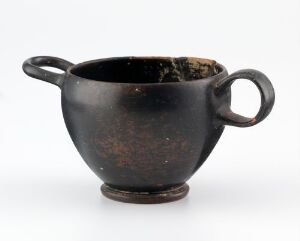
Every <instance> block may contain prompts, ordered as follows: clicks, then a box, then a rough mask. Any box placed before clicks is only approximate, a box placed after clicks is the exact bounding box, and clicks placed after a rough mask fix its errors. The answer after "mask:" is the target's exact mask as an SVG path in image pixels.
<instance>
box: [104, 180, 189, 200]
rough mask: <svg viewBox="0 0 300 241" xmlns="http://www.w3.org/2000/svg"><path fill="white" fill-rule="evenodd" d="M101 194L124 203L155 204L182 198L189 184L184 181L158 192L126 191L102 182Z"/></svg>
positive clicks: (187, 190)
mask: <svg viewBox="0 0 300 241" xmlns="http://www.w3.org/2000/svg"><path fill="white" fill-rule="evenodd" d="M101 192H102V194H103V195H104V196H105V197H107V198H109V199H112V200H115V201H119V202H125V203H138V204H155V203H166V202H173V201H177V200H179V199H182V198H184V197H185V196H186V195H187V194H188V192H189V185H187V184H186V183H185V184H183V185H181V186H177V187H173V188H170V189H167V190H164V191H160V192H128V191H123V190H118V189H115V188H112V187H110V186H108V185H107V184H103V185H102V186H101Z"/></svg>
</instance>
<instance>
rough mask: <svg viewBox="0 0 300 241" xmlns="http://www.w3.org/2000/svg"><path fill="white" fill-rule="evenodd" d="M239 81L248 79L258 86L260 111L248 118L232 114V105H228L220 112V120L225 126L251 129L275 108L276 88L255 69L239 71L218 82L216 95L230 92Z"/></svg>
mask: <svg viewBox="0 0 300 241" xmlns="http://www.w3.org/2000/svg"><path fill="white" fill-rule="evenodd" d="M237 79H248V80H250V81H252V82H253V83H254V84H255V85H256V86H257V88H258V89H259V92H260V96H261V106H260V109H259V111H258V113H257V114H256V116H255V117H254V118H248V117H244V116H241V115H239V114H236V113H234V112H232V110H231V109H230V105H228V104H227V103H226V104H225V105H223V106H222V107H221V108H220V109H219V110H218V113H217V115H218V118H219V119H220V120H221V121H222V122H223V124H225V125H232V126H238V127H249V126H253V125H256V124H257V123H259V122H261V121H262V120H263V119H265V118H266V117H267V116H268V115H269V113H270V112H271V110H272V108H273V105H274V101H275V92H274V88H273V86H272V84H271V82H270V80H269V79H268V77H267V76H266V75H264V74H263V73H262V72H260V71H257V70H254V69H244V70H239V71H237V72H235V73H233V74H231V75H229V76H227V77H226V78H224V79H221V80H220V81H219V82H217V85H216V89H215V91H216V94H217V95H221V94H222V93H223V94H224V93H225V92H226V90H228V89H229V88H230V86H231V85H232V84H233V82H234V81H235V80H237Z"/></svg>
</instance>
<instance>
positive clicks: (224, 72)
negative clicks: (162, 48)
mask: <svg viewBox="0 0 300 241" xmlns="http://www.w3.org/2000/svg"><path fill="white" fill-rule="evenodd" d="M178 58H187V59H195V60H200V61H202V62H203V63H205V62H206V63H207V64H213V63H215V64H216V67H217V68H218V69H219V70H220V71H219V72H218V73H217V74H215V75H213V76H210V77H206V78H202V79H194V80H188V81H180V82H153V83H142V82H141V83H130V82H127V83H124V82H114V81H103V80H95V79H88V78H83V77H81V76H79V75H76V74H74V73H73V72H72V71H73V70H74V69H76V68H80V67H84V66H87V65H89V64H94V63H101V62H106V61H115V60H124V59H128V60H133V59H140V60H147V59H152V60H171V59H178ZM66 75H67V76H73V77H76V78H77V79H81V80H85V81H93V82H97V83H107V84H112V85H127V86H128V85H130V86H137V85H142V86H146V85H148V86H149V85H151V86H153V85H178V84H187V83H195V82H198V81H204V80H206V81H208V80H215V79H219V78H222V77H225V76H227V75H228V72H227V69H226V68H225V66H223V65H222V64H219V63H218V62H217V61H215V60H212V59H206V58H198V57H186V56H182V57H167V56H124V57H110V58H101V59H94V60H89V61H84V62H81V63H78V64H75V65H72V66H70V67H69V68H68V69H67V71H66Z"/></svg>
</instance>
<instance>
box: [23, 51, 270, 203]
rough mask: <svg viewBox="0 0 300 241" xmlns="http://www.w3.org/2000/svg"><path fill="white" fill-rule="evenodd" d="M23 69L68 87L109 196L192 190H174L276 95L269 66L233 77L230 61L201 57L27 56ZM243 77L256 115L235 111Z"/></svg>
mask: <svg viewBox="0 0 300 241" xmlns="http://www.w3.org/2000/svg"><path fill="white" fill-rule="evenodd" d="M41 66H51V67H57V68H59V69H62V70H65V71H66V72H65V74H55V73H52V72H49V71H46V70H43V69H41V68H40V67H41ZM23 70H24V72H25V73H26V74H28V75H29V76H31V77H34V78H38V79H42V80H45V81H47V82H50V83H52V84H55V85H57V86H59V87H60V88H61V101H62V111H63V116H64V119H65V123H66V126H67V129H68V131H69V133H70V136H71V138H72V140H73V142H74V144H75V146H76V148H77V150H78V151H79V153H80V154H81V156H82V158H83V159H84V160H85V162H86V163H87V165H88V166H89V167H90V168H91V169H92V170H93V171H94V173H95V174H96V175H97V176H98V177H99V178H100V179H101V180H103V181H104V183H105V184H106V185H104V186H103V187H102V191H103V192H108V193H104V194H106V195H105V196H107V197H110V198H112V199H114V200H118V201H124V202H135V203H159V202H166V201H173V200H178V199H179V198H181V197H184V196H185V195H186V194H187V190H188V188H185V189H182V195H181V196H180V195H178V191H176V192H173V193H172V192H168V191H169V190H175V189H174V188H175V187H178V186H183V185H184V184H185V182H186V181H187V180H188V179H189V178H190V177H191V176H192V175H193V173H195V171H197V169H198V168H199V167H200V166H201V165H202V164H203V162H204V161H205V160H206V158H207V157H208V155H209V154H210V152H211V151H212V149H213V148H214V146H215V144H216V143H217V141H218V139H219V138H220V136H221V134H222V132H223V130H224V125H233V126H239V127H247V126H252V125H255V124H257V123H259V122H260V121H262V120H263V119H264V118H265V117H266V116H267V115H268V114H269V113H270V111H271V109H272V107H273V104H274V99H275V95H274V90H273V87H272V85H271V83H270V81H269V80H268V78H267V77H266V76H265V75H264V74H263V73H261V72H259V71H256V70H251V69H247V70H241V71H238V72H235V73H233V74H232V75H229V76H228V73H227V71H226V69H225V67H224V66H222V65H220V64H217V63H216V62H215V61H212V60H206V59H198V58H163V57H123V58H109V59H100V60H94V61H89V62H85V63H82V64H78V65H73V64H71V63H70V62H68V61H65V60H62V59H59V58H54V57H47V56H41V57H34V58H31V59H28V60H26V61H25V62H24V64H23ZM239 78H246V79H249V80H250V81H252V82H253V83H254V84H255V85H256V86H257V87H258V89H259V91H260V93H261V108H260V110H259V112H258V114H257V115H256V116H255V117H254V118H247V117H243V116H240V115H238V114H235V113H233V112H232V111H231V110H230V86H231V84H232V83H233V82H234V81H235V80H236V79H239ZM184 187H187V186H184ZM118 190H119V195H118ZM176 190H177V189H176ZM178 190H181V189H178ZM110 191H111V193H109V192H110ZM139 192H142V193H144V194H145V193H146V194H147V195H149V198H148V197H147V198H146V199H145V196H144V195H137V193H139ZM126 193H127V194H128V195H127V196H126ZM157 193H163V195H162V196H161V198H159V195H157ZM151 197H153V198H151ZM145 200H147V202H145Z"/></svg>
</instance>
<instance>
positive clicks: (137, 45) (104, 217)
mask: <svg viewBox="0 0 300 241" xmlns="http://www.w3.org/2000/svg"><path fill="white" fill-rule="evenodd" d="M0 30H1V32H0V66H1V67H0V74H1V75H0V78H1V80H0V83H1V85H0V110H1V112H0V113H1V118H0V155H1V156H0V158H1V160H0V240H3V241H10V240H13V241H17V240H22V241H27V240H30V241H34V240H43V241H46V240H51V241H52V240H63V241H68V240H70V241H71V240H72V241H77V240H85V241H89V240H103V241H104V240H105V241H118V240H123V241H124V240H125V241H126V240H131V241H140V240H145V241H150V240H151V241H153V240H167V241H168V240H172V241H177V240H191V241H194V240H195V241H196V240H197V241H199V240H205V241H211V240H222V241H224V240H230V241H235V240H236V241H241V240H255V241H260V240H264V241H265V240H272V241H275V240H278V241H279V240H289V241H299V240H300V128H299V124H300V108H299V104H300V80H299V71H300V68H299V67H300V57H299V54H300V2H299V0H298V1H296V0H285V1H274V0H272V1H271V0H267V1H263V0H256V1H254V0H252V1H240V0H236V1H234V0H227V1H221V0H220V1H208V0H206V1H200V0H198V1H196V0H195V1H191V0H184V1H175V0H172V1H162V0H161V1H155V0H151V1H142V0H136V1H133V0H126V1H124V0H123V1H100V0H97V1H90V0H85V1H75V0H73V1H62V0H52V1H41V0H28V1H17V0H10V1H1V3H0ZM36 55H52V56H57V57H61V58H65V59H66V60H69V61H71V62H74V63H78V62H82V61H85V60H90V59H95V58H102V57H112V56H128V55H166V56H198V57H207V58H212V59H215V60H217V61H218V62H220V63H222V64H224V65H225V66H226V67H227V69H228V71H229V72H230V73H231V72H233V71H236V70H238V69H242V68H256V69H259V70H261V71H263V72H264V73H265V74H266V75H267V76H268V77H269V78H270V79H271V81H272V83H273V85H274V88H275V91H276V101H275V106H274V109H273V111H272V113H271V115H270V116H269V117H268V118H267V119H266V120H265V121H263V122H262V123H260V124H259V125H257V126H255V127H251V128H236V127H227V128H226V130H225V132H224V134H223V136H222V137H221V139H220V141H219V143H218V145H217V146H216V148H215V149H214V151H213V152H212V154H211V155H210V157H209V158H208V160H207V161H206V163H205V164H204V165H203V166H202V167H201V168H200V170H199V171H198V172H197V173H196V174H195V175H194V176H193V177H192V179H191V180H190V181H189V185H190V187H191V191H190V193H189V195H188V197H187V198H186V199H183V200H181V201H178V202H174V203H169V204H161V205H134V204H123V203H118V202H114V201H110V200H108V199H106V198H104V197H102V196H101V195H100V191H99V188H100V185H101V181H100V180H99V179H98V178H97V177H96V176H95V175H94V174H93V173H92V172H91V171H90V170H89V169H88V167H87V166H86V164H85V163H84V162H83V160H82V159H81V157H80V156H79V154H78V153H77V151H76V149H75V147H74V145H73V143H72V142H71V139H70V137H69V135H68V133H67V130H66V128H65V126H64V121H63V117H62V114H61V108H60V90H59V88H57V87H55V86H53V85H50V84H48V83H45V82H42V81H40V80H34V79H32V78H29V77H28V76H26V75H25V74H24V73H23V72H22V70H21V65H22V62H23V61H24V60H25V59H27V58H29V57H32V56H36ZM232 89H233V104H232V106H233V109H234V110H235V111H237V112H238V113H241V114H244V115H247V114H248V115H254V114H255V113H256V111H257V110H258V107H259V104H260V97H259V93H258V91H257V90H256V88H255V87H254V85H252V84H251V83H249V81H244V80H240V81H237V82H236V83H235V84H234V86H233V88H232Z"/></svg>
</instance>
